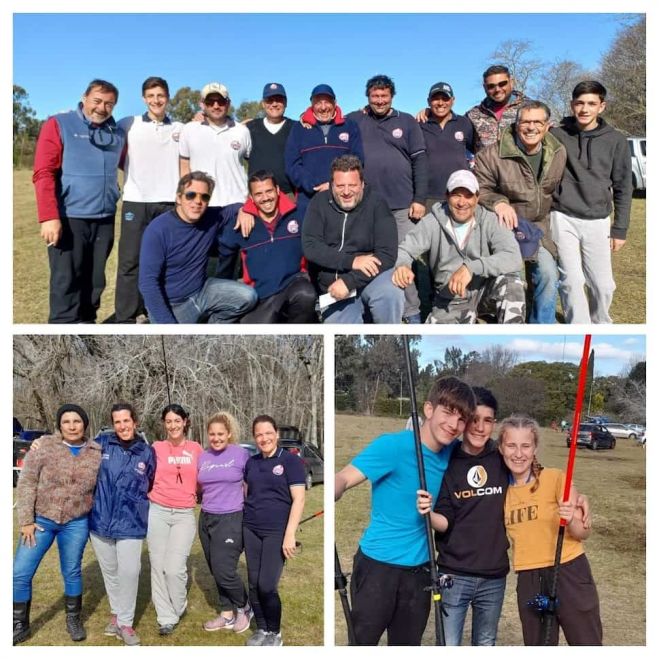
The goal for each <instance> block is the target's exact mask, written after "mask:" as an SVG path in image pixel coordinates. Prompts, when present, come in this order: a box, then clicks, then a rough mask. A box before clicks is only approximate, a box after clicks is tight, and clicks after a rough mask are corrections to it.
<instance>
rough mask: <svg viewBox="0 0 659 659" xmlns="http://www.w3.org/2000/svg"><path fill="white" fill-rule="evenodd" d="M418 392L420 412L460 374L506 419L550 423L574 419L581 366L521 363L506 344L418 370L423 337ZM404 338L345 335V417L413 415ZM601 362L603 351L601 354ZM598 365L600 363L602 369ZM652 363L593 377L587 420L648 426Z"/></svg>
mask: <svg viewBox="0 0 659 659" xmlns="http://www.w3.org/2000/svg"><path fill="white" fill-rule="evenodd" d="M411 340H412V350H411V352H412V362H413V371H414V373H415V374H416V381H415V394H416V399H417V404H418V408H419V411H420V410H421V407H422V405H423V401H424V400H425V396H426V394H427V393H428V391H429V390H430V387H431V386H432V383H433V382H434V380H435V379H436V378H438V377H443V376H446V375H455V376H457V377H460V378H461V379H463V380H465V382H467V383H468V384H470V385H472V386H474V385H479V386H483V387H487V388H488V389H491V390H492V392H493V393H494V395H495V396H496V398H497V401H498V403H499V413H498V416H499V418H504V417H505V416H508V415H509V414H513V413H516V412H518V413H525V414H529V415H531V416H533V417H535V418H536V419H538V421H540V423H542V424H544V425H549V424H550V423H551V422H552V421H556V422H560V421H561V420H562V419H565V420H566V421H568V422H570V421H571V420H572V416H573V414H574V401H575V396H576V390H577V382H578V371H579V367H578V366H577V365H576V364H570V363H567V362H545V361H525V362H522V361H520V360H519V356H518V355H517V353H516V352H514V351H512V350H510V349H509V348H507V347H506V346H505V345H493V346H491V347H489V348H487V349H485V350H482V351H480V352H478V351H469V352H465V351H463V350H462V348H460V347H458V346H447V347H446V348H445V351H444V356H443V359H437V360H434V361H433V362H432V363H430V364H427V365H426V366H425V367H424V368H422V369H420V368H419V367H418V359H419V354H420V353H419V350H418V347H417V346H418V343H419V340H420V339H419V337H411ZM403 341H404V338H403V337H399V336H364V337H360V336H355V335H353V336H339V337H337V339H336V351H335V354H336V372H335V405H336V410H337V411H340V412H344V413H355V414H365V415H368V416H371V415H376V416H398V417H401V418H407V416H409V414H410V393H409V386H408V382H407V372H406V368H405V356H404V352H403V350H404V345H403ZM595 364H597V351H595ZM596 368H597V366H596ZM645 387H646V384H645V362H644V361H639V362H636V363H635V364H633V365H630V367H629V369H628V372H627V373H625V374H621V375H619V376H606V377H594V378H592V377H589V378H588V381H587V383H586V390H585V402H584V408H583V411H582V415H586V414H588V413H590V414H591V415H602V414H604V415H609V416H611V417H612V418H616V419H620V420H621V421H622V422H625V423H643V424H644V423H645Z"/></svg>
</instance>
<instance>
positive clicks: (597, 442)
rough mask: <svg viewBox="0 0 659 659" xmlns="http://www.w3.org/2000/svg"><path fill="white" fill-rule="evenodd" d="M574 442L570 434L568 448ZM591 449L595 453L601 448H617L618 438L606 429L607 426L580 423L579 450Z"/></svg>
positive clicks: (568, 435) (578, 434) (567, 441)
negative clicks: (583, 448) (581, 448)
mask: <svg viewBox="0 0 659 659" xmlns="http://www.w3.org/2000/svg"><path fill="white" fill-rule="evenodd" d="M571 440H572V434H571V433H569V432H568V434H567V437H566V443H567V446H568V448H569V447H570V443H571ZM584 446H585V447H586V448H591V449H593V450H594V451H596V450H597V449H600V448H611V449H613V448H615V447H616V438H615V437H614V436H613V435H612V434H611V433H610V432H609V431H608V430H607V429H606V427H605V426H602V425H599V424H597V423H580V424H579V431H578V432H577V448H579V447H584Z"/></svg>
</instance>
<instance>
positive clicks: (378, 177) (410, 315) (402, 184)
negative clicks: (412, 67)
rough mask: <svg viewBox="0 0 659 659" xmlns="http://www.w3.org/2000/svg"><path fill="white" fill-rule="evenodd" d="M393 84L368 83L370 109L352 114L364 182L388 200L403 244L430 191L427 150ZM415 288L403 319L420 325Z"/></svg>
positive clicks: (384, 80) (383, 79)
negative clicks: (359, 140)
mask: <svg viewBox="0 0 659 659" xmlns="http://www.w3.org/2000/svg"><path fill="white" fill-rule="evenodd" d="M395 94H396V87H395V85H394V81H393V80H392V79H391V78H389V77H388V76H385V75H376V76H373V77H372V78H370V79H369V80H368V81H367V82H366V96H367V98H368V106H367V107H366V108H364V109H363V110H357V111H356V112H351V113H350V114H349V115H348V119H352V120H353V121H354V122H355V123H356V124H357V125H358V126H359V130H360V132H361V136H362V143H363V145H364V158H365V162H364V178H365V180H366V183H367V184H368V185H369V186H371V187H372V188H374V189H375V190H376V191H377V192H378V193H379V194H380V196H381V197H384V200H385V201H386V202H387V206H389V209H390V210H391V212H392V213H393V214H394V217H395V218H396V227H397V229H398V242H399V243H400V242H402V240H403V238H405V236H406V235H407V233H408V232H409V231H410V229H412V227H413V226H414V222H415V221H417V220H420V219H421V218H422V217H423V216H424V215H425V201H426V195H427V193H426V189H427V177H428V172H427V164H426V147H425V143H424V141H423V134H422V133H421V129H420V128H419V126H418V124H417V122H416V121H415V120H414V117H412V115H410V114H407V113H405V112H400V111H399V110H395V109H394V108H393V107H392V106H391V104H392V101H393V98H394V95H395ZM420 311H421V310H420V303H419V296H418V293H417V290H416V286H410V287H408V288H407V289H405V311H404V313H403V316H404V319H405V320H406V321H407V322H421V316H420Z"/></svg>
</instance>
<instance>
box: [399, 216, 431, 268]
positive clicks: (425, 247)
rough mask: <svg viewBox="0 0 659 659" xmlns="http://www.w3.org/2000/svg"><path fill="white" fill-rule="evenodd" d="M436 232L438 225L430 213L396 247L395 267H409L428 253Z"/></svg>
mask: <svg viewBox="0 0 659 659" xmlns="http://www.w3.org/2000/svg"><path fill="white" fill-rule="evenodd" d="M438 231H439V225H438V223H437V219H436V218H435V217H434V215H432V213H429V214H428V215H426V216H424V217H422V218H421V220H420V221H419V222H417V224H416V225H415V226H414V228H413V229H412V230H411V231H409V232H408V233H407V235H406V236H405V238H404V239H403V242H402V243H401V244H400V245H398V256H397V258H396V267H399V266H401V265H406V266H408V267H411V266H412V263H413V261H414V260H415V259H417V258H419V256H421V255H422V254H425V253H426V252H428V251H430V246H431V244H432V240H433V237H434V235H435V234H436V233H437V232H438Z"/></svg>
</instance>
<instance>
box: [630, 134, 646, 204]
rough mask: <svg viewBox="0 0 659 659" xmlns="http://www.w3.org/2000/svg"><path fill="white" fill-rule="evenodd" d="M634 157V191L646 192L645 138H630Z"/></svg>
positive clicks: (631, 152)
mask: <svg viewBox="0 0 659 659" xmlns="http://www.w3.org/2000/svg"><path fill="white" fill-rule="evenodd" d="M627 144H628V146H629V153H630V155H631V157H632V184H633V185H634V190H635V191H636V190H638V191H640V192H645V137H628V138H627Z"/></svg>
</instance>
